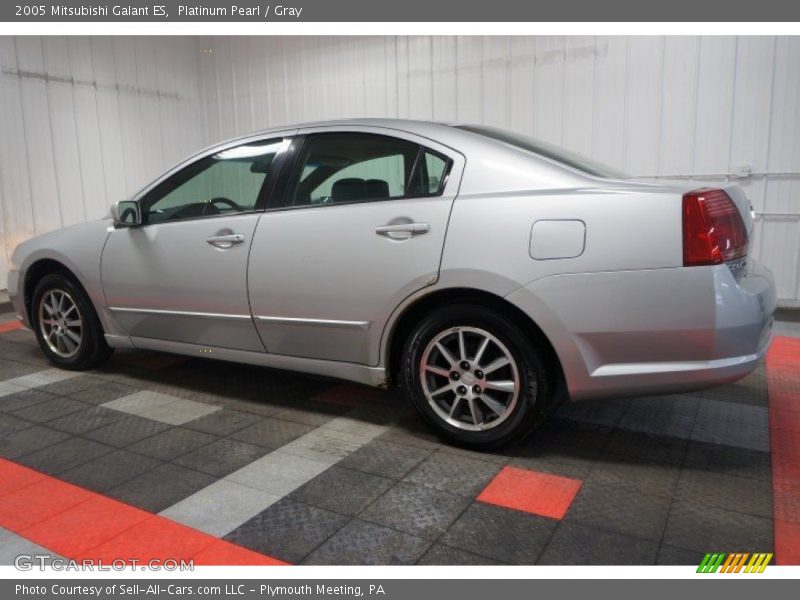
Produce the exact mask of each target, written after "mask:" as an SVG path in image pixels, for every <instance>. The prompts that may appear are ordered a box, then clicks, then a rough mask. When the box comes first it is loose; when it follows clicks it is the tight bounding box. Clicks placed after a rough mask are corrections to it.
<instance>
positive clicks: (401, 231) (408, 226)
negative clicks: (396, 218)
mask: <svg viewBox="0 0 800 600" xmlns="http://www.w3.org/2000/svg"><path fill="white" fill-rule="evenodd" d="M430 230H431V226H430V223H398V224H396V225H381V226H380V227H376V228H375V233H377V234H378V235H382V236H384V237H387V238H389V239H392V240H407V239H409V238H411V237H413V236H415V235H423V234H425V233H428V232H429V231H430Z"/></svg>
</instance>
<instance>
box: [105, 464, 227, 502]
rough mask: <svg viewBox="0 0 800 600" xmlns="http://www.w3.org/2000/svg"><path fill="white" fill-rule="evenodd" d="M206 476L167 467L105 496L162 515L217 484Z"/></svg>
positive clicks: (128, 483)
mask: <svg viewBox="0 0 800 600" xmlns="http://www.w3.org/2000/svg"><path fill="white" fill-rule="evenodd" d="M214 481H215V479H214V478H213V477H210V476H209V475H205V474H204V473H199V472H197V471H193V470H191V469H185V468H183V467H179V466H177V465H173V464H169V463H168V464H165V465H162V466H160V467H156V468H155V469H153V470H151V471H147V472H146V473H144V474H142V475H139V476H138V477H135V478H133V479H130V480H128V481H126V482H125V483H122V484H120V485H118V486H115V487H113V488H111V489H109V490H107V491H106V495H108V496H111V497H112V498H116V499H117V500H121V501H123V502H127V503H128V504H132V505H134V506H136V507H139V508H142V509H144V510H148V511H150V512H160V511H162V510H164V509H165V508H167V507H169V506H172V505H173V504H177V503H178V502H180V501H181V500H183V499H184V498H187V497H189V496H191V495H192V494H194V493H196V492H197V491H199V490H201V489H203V488H205V487H208V486H209V485H211V484H212V483H214Z"/></svg>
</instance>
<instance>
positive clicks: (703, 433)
mask: <svg viewBox="0 0 800 600" xmlns="http://www.w3.org/2000/svg"><path fill="white" fill-rule="evenodd" d="M767 415H768V413H767V409H766V407H761V406H748V405H745V404H738V403H735V402H721V401H719V400H703V401H701V403H700V408H699V410H698V412H697V420H696V422H695V426H694V430H693V431H692V440H695V441H699V442H708V443H711V444H721V445H725V446H736V447H739V448H747V449H749V450H756V451H760V452H769V421H768V416H767Z"/></svg>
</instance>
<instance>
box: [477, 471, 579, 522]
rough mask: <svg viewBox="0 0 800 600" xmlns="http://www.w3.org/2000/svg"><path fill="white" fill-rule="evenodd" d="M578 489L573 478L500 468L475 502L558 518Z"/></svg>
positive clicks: (564, 512)
mask: <svg viewBox="0 0 800 600" xmlns="http://www.w3.org/2000/svg"><path fill="white" fill-rule="evenodd" d="M580 488H581V482H580V481H578V480H577V479H569V478H567V477H558V476H557V475H549V474H547V473H539V472H536V471H529V470H527V469H519V468H516V467H503V469H502V470H501V471H500V472H499V473H498V474H497V475H496V476H495V478H494V479H492V481H490V482H489V485H487V486H486V487H485V488H484V490H483V491H482V492H481V493H480V495H479V496H478V500H479V501H481V502H486V503H487V504H494V505H496V506H504V507H506V508H512V509H514V510H521V511H524V512H529V513H533V514H535V515H540V516H542V517H550V518H551V519H562V518H564V515H565V514H566V512H567V509H569V506H570V504H572V501H573V500H574V499H575V495H576V494H577V493H578V490H579V489H580Z"/></svg>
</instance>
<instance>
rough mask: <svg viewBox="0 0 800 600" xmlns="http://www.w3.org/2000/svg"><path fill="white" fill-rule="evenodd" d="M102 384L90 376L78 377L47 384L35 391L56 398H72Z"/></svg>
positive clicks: (98, 379)
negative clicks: (46, 393) (55, 396)
mask: <svg viewBox="0 0 800 600" xmlns="http://www.w3.org/2000/svg"><path fill="white" fill-rule="evenodd" d="M100 384H102V379H100V378H99V377H93V376H92V375H85V374H84V375H79V376H78V377H71V378H70V379H65V380H63V381H56V382H55V383H48V384H47V385H43V386H41V387H39V388H37V389H40V390H41V391H43V392H49V393H50V394H56V395H58V396H72V395H73V394H76V393H78V392H80V391H82V390H85V389H87V388H90V387H94V386H97V385H100Z"/></svg>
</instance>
